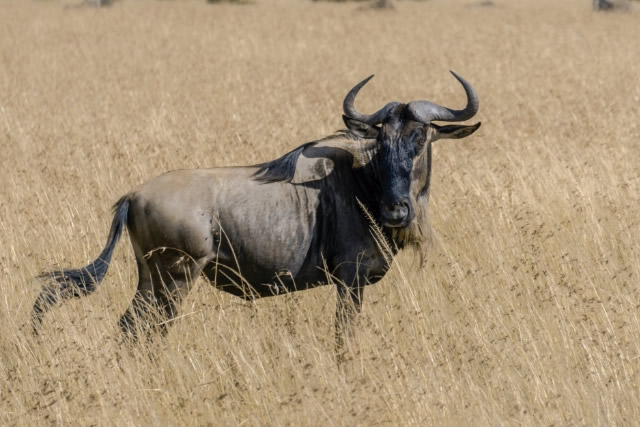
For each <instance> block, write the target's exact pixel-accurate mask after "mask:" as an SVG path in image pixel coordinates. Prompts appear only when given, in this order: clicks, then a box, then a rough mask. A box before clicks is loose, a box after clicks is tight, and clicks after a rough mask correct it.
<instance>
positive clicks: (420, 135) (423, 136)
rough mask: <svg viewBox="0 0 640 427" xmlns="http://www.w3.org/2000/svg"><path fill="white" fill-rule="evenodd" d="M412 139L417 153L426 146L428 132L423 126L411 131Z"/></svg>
mask: <svg viewBox="0 0 640 427" xmlns="http://www.w3.org/2000/svg"><path fill="white" fill-rule="evenodd" d="M411 140H412V141H413V145H414V146H415V148H416V154H417V153H418V152H419V151H420V150H421V149H422V147H424V143H425V141H426V140H427V133H426V132H425V130H424V129H423V128H417V129H415V130H414V131H413V132H412V133H411Z"/></svg>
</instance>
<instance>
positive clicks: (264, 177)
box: [253, 141, 317, 182]
mask: <svg viewBox="0 0 640 427" xmlns="http://www.w3.org/2000/svg"><path fill="white" fill-rule="evenodd" d="M316 142H317V141H312V142H307V143H306V144H303V145H301V146H300V147H298V148H296V149H295V150H293V151H290V152H288V153H287V154H285V155H284V156H282V157H280V158H279V159H276V160H272V161H270V162H266V163H262V164H259V165H258V170H257V171H256V173H254V174H253V179H255V180H256V181H260V182H289V181H291V180H292V179H293V176H294V175H295V173H296V164H297V163H298V157H300V153H302V152H303V151H304V149H305V148H307V147H310V146H312V145H313V144H315V143H316Z"/></svg>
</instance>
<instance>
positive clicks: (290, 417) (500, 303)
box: [0, 0, 640, 426]
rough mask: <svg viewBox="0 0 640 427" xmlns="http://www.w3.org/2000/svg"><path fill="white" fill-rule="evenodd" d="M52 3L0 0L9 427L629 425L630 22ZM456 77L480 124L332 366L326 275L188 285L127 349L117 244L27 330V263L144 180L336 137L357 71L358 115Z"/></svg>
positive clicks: (0, 393)
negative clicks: (471, 94)
mask: <svg viewBox="0 0 640 427" xmlns="http://www.w3.org/2000/svg"><path fill="white" fill-rule="evenodd" d="M69 3H70V2H64V1H56V0H51V1H22V0H4V1H3V2H2V4H1V5H0V150H1V152H0V156H1V157H0V158H1V164H2V167H1V168H0V183H1V185H0V235H1V236H2V240H1V243H2V244H1V245H0V296H1V299H0V325H1V331H2V332H1V333H0V425H48V424H62V425H240V424H244V425H337V426H351V425H363V426H368V425H420V426H423V425H530V426H539V425H589V426H591V425H633V424H636V423H638V422H640V421H639V420H640V404H639V402H640V319H639V313H640V282H639V279H640V212H639V210H638V207H639V202H640V200H639V199H640V50H639V49H638V46H639V42H640V13H638V12H635V13H594V12H593V11H592V10H591V2H590V1H587V0H566V1H563V2H557V1H551V0H511V1H495V3H496V5H495V6H494V7H470V6H469V2H468V1H467V0H430V1H424V2H410V1H399V2H396V3H395V9H394V10H374V9H370V8H367V7H365V6H366V3H339V4H336V3H315V2H311V1H302V0H277V1H276V0H274V1H266V0H264V1H263V0H256V1H255V3H253V4H248V5H233V4H214V5H211V4H206V3H205V2H204V1H196V0H193V1H190V0H184V1H151V0H121V1H119V2H116V3H115V4H114V5H113V6H112V7H109V8H65V7H64V6H65V5H66V4H69ZM449 70H454V71H456V72H458V73H459V74H460V75H462V76H463V77H465V78H466V79H467V80H469V82H470V83H471V84H472V85H473V86H474V87H475V89H476V90H477V92H478V94H479V96H480V112H479V114H478V115H477V116H476V118H477V119H478V120H480V121H482V123H483V124H482V127H481V128H480V130H479V131H478V132H476V133H475V134H474V135H473V136H471V137H469V138H466V139H461V140H442V141H438V142H436V143H435V145H434V164H433V178H432V184H431V185H432V187H431V206H430V212H431V223H432V226H433V242H432V244H431V247H430V249H429V252H428V255H427V257H426V260H425V262H424V265H423V266H422V268H420V266H419V262H417V260H416V257H415V256H413V255H412V254H411V253H406V254H403V255H401V256H400V257H398V258H397V259H396V261H395V262H394V264H393V266H392V268H391V271H390V273H389V274H388V275H387V276H386V277H385V278H384V279H383V280H382V281H381V282H379V283H378V284H376V285H375V286H371V287H367V289H366V291H365V296H364V306H363V312H362V315H361V317H360V322H359V330H358V335H357V339H356V341H357V342H356V343H355V348H353V349H352V351H351V352H350V356H349V357H348V358H347V360H345V361H344V362H342V363H341V364H338V363H337V362H336V357H335V353H334V335H333V323H334V312H335V290H334V288H333V287H321V288H317V289H314V290H310V291H305V292H300V293H296V294H291V295H286V296H283V297H278V298H268V299H264V300H259V301H256V302H255V303H246V302H243V301H241V300H240V299H238V298H235V297H232V296H229V295H227V294H224V293H222V292H219V291H216V290H215V289H214V288H213V287H212V286H209V285H208V283H206V282H205V281H204V280H199V281H198V283H197V284H196V285H195V287H194V289H193V291H192V292H191V293H190V294H189V297H188V298H187V300H186V301H185V303H183V304H182V306H181V311H180V316H179V317H178V319H177V320H176V321H174V322H172V326H171V328H170V329H169V333H168V334H167V336H166V337H165V338H161V339H156V340H154V341H153V342H150V343H141V344H139V345H137V346H133V347H132V346H129V345H127V344H126V343H125V342H124V341H123V339H122V336H121V334H120V330H119V328H118V326H117V322H118V319H119V317H120V315H121V314H122V313H123V312H124V310H125V309H126V308H127V307H128V305H129V303H130V301H131V298H132V297H133V294H134V292H135V287H136V284H137V274H136V266H135V261H134V257H133V252H132V249H131V247H130V244H129V242H128V238H127V237H126V236H125V238H124V239H123V240H122V241H121V242H120V244H119V245H118V247H117V250H116V253H115V255H114V259H113V260H112V263H111V268H110V270H109V273H108V275H107V277H106V279H105V281H104V282H103V284H102V285H101V287H100V288H99V289H98V291H96V292H95V293H94V294H93V295H91V296H89V297H86V298H83V299H76V300H72V301H69V302H67V303H65V304H63V305H61V306H60V307H58V308H56V309H54V310H52V311H51V312H50V313H49V314H48V315H47V316H46V317H45V319H44V324H43V328H42V331H41V334H40V336H39V337H34V336H33V334H32V333H31V327H30V323H29V322H30V311H31V307H32V304H33V302H34V300H35V298H36V297H37V295H38V293H39V291H40V289H41V286H42V282H41V281H39V280H37V279H36V278H35V276H37V275H38V274H39V273H40V272H42V271H43V270H47V269H51V268H56V267H80V266H83V265H86V263H87V262H89V261H91V260H93V259H94V258H95V257H96V256H97V255H98V254H99V253H100V250H101V249H102V247H103V245H104V243H105V241H106V238H107V233H108V230H109V225H110V222H111V206H112V205H113V203H114V202H115V201H116V200H118V198H119V197H120V196H121V195H122V194H124V193H126V192H127V191H129V190H130V189H132V188H133V187H135V186H136V185H138V184H140V183H142V182H144V181H146V180H148V179H149V178H151V177H153V176H156V175H158V174H160V173H162V172H164V171H167V170H172V169H180V168H196V167H214V166H232V165H246V164H255V163H259V162H263V161H266V160H270V159H274V158H276V157H279V156H280V155H282V154H284V153H285V152H287V151H289V150H291V149H293V148H295V147H296V146H298V145H300V144H302V143H303V142H306V141H311V140H313V139H317V138H320V137H323V136H326V135H329V134H332V133H333V132H334V131H336V130H338V129H341V128H343V124H342V119H341V115H342V100H343V98H344V96H345V94H346V93H347V91H348V90H349V89H351V87H352V86H353V85H355V84H356V83H357V82H359V81H360V80H362V79H363V78H364V77H366V76H368V75H369V74H373V73H375V74H376V77H375V78H374V79H373V80H372V81H371V82H370V83H369V84H368V85H367V86H366V87H365V88H364V89H363V90H362V92H361V94H360V95H359V96H358V99H357V103H356V105H357V107H358V109H360V110H361V111H364V112H373V111H375V110H377V109H379V108H381V107H382V106H383V105H384V104H385V103H386V102H389V101H402V102H408V101H411V100H416V99H429V100H432V101H434V102H437V103H440V104H443V105H447V106H450V107H453V108H462V107H463V105H464V102H465V97H464V91H463V90H462V88H461V87H460V85H459V83H458V82H457V81H456V80H455V79H453V77H451V75H450V74H449V72H448V71H449ZM344 238H345V239H348V238H349V236H344Z"/></svg>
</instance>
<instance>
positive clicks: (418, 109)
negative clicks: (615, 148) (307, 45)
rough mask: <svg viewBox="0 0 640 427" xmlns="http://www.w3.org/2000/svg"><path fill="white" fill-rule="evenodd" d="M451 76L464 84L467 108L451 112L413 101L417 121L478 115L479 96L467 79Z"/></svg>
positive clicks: (431, 104)
mask: <svg viewBox="0 0 640 427" xmlns="http://www.w3.org/2000/svg"><path fill="white" fill-rule="evenodd" d="M451 74H453V77H455V78H456V79H458V81H459V82H460V84H462V87H463V88H464V91H465V92H466V94H467V106H466V107H464V109H463V110H451V109H449V108H447V107H442V106H440V105H438V104H434V103H432V102H429V101H413V102H411V103H409V106H408V107H409V110H410V111H411V112H412V113H413V115H414V117H415V118H416V119H418V120H420V121H421V122H423V123H429V122H431V121H434V120H440V121H444V122H463V121H465V120H469V119H470V118H471V117H473V116H475V115H476V113H477V112H478V108H479V107H480V100H479V99H478V94H477V93H476V91H475V90H474V89H473V87H471V85H470V84H469V82H467V81H466V80H465V79H463V78H462V77H460V76H459V75H457V74H456V73H454V72H453V71H451ZM345 102H346V101H345Z"/></svg>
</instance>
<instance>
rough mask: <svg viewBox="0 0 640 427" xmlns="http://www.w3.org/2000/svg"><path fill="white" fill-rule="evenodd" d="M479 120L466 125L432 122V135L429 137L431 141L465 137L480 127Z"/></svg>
mask: <svg viewBox="0 0 640 427" xmlns="http://www.w3.org/2000/svg"><path fill="white" fill-rule="evenodd" d="M480 124H481V122H478V123H476V124H475V125H471V126H466V125H447V126H438V125H434V124H433V123H432V124H431V126H433V130H434V131H435V132H434V133H433V136H432V138H431V142H433V141H436V140H438V139H445V138H446V139H459V138H466V137H467V136H469V135H471V134H472V133H474V132H475V131H477V130H478V128H479V127H480Z"/></svg>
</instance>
